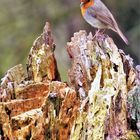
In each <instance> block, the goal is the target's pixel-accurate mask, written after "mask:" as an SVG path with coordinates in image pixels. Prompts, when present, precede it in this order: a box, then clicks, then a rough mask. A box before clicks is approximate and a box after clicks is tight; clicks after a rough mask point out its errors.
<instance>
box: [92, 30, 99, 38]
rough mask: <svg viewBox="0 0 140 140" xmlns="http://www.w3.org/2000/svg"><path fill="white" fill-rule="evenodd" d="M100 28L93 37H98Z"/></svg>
mask: <svg viewBox="0 0 140 140" xmlns="http://www.w3.org/2000/svg"><path fill="white" fill-rule="evenodd" d="M99 32H100V29H98V30H97V31H95V35H94V36H93V38H95V37H97V35H98V34H99Z"/></svg>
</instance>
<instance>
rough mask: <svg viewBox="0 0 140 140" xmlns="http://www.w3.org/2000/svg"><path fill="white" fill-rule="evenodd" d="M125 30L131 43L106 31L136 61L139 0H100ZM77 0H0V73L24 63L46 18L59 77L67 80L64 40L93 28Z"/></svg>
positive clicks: (138, 57) (139, 33)
mask: <svg viewBox="0 0 140 140" xmlns="http://www.w3.org/2000/svg"><path fill="white" fill-rule="evenodd" d="M103 1H104V3H105V4H106V5H107V6H108V8H109V9H110V10H111V12H112V13H113V15H114V16H115V18H116V20H117V21H118V24H119V25H120V27H121V29H122V30H123V31H125V32H124V33H125V35H126V36H127V37H128V39H129V42H130V45H129V46H128V47H124V46H125V44H124V43H123V41H122V40H121V39H120V37H119V36H118V35H117V34H115V33H113V32H112V31H109V32H108V33H109V34H110V35H111V36H112V37H113V38H114V41H115V43H116V44H117V46H122V47H123V49H124V51H125V52H126V53H129V54H130V55H131V56H132V57H133V58H134V61H135V63H136V64H138V63H140V55H139V54H140V48H139V46H140V9H139V7H140V0H113V1H112V0H103ZM79 3H80V0H0V9H1V12H0V77H2V76H3V75H4V73H5V72H6V71H7V70H8V69H9V68H10V67H12V66H14V65H16V64H19V63H22V64H24V65H25V64H26V58H27V55H28V53H29V50H30V47H31V46H32V43H33V41H34V40H35V39H36V37H38V36H39V35H40V34H41V33H42V30H43V26H44V24H45V22H46V21H49V22H50V23H51V25H52V29H53V35H54V39H55V43H56V45H57V47H56V52H55V53H56V57H57V60H58V66H59V70H60V73H61V75H62V79H63V80H64V81H65V80H67V74H66V71H67V70H68V67H69V65H70V63H69V58H68V55H67V52H66V48H65V46H66V42H67V41H69V40H70V37H71V36H72V35H73V33H74V32H76V31H79V30H80V29H86V30H87V31H94V29H93V28H92V27H91V26H90V25H88V24H87V23H86V22H85V21H84V19H83V18H82V16H81V13H80V8H79Z"/></svg>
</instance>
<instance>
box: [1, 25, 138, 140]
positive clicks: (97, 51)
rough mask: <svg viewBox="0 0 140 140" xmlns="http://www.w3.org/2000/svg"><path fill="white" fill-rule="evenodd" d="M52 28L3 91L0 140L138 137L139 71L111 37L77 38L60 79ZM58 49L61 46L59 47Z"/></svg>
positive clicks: (7, 79)
mask: <svg viewBox="0 0 140 140" xmlns="http://www.w3.org/2000/svg"><path fill="white" fill-rule="evenodd" d="M55 46H56V45H55V44H54V41H53V37H52V35H51V28H50V25H49V23H46V25H45V27H44V31H43V33H42V34H41V35H40V36H39V37H38V38H37V39H36V40H35V42H34V43H33V46H32V47H31V50H30V52H29V56H28V59H27V74H26V72H24V70H23V66H22V65H21V64H19V65H17V66H15V67H13V68H11V69H10V70H8V71H7V73H6V75H5V76H4V78H2V82H1V86H0V101H1V102H0V112H1V113H0V136H1V139H5V140H6V139H10V140H12V139H14V140H16V139H17V140H18V139H22V140H26V139H36V140H37V139H41V140H45V139H51V140H55V139H60V140H61V139H64V140H66V139H70V140H78V139H79V140H85V139H88V140H104V139H106V140H122V139H127V140H132V139H139V136H140V124H139V122H140V115H139V114H140V113H139V112H140V111H139V108H140V107H139V104H140V100H139V96H140V90H139V88H140V80H139V79H140V74H139V73H140V67H139V66H137V67H136V68H134V66H133V60H132V58H130V56H127V55H125V53H124V52H123V51H122V50H119V49H118V48H117V46H116V45H115V44H114V42H113V40H112V39H111V38H110V37H108V36H107V35H101V34H98V35H97V36H96V37H93V35H92V33H90V34H89V35H88V34H87V33H86V31H79V32H77V33H74V36H73V37H72V38H71V42H68V43H67V46H66V49H67V51H68V54H69V56H70V58H71V63H72V66H71V69H70V70H69V72H68V77H69V81H70V85H68V84H67V83H63V82H61V80H60V75H59V72H58V69H57V63H56V59H55V56H54V50H55ZM56 47H57V46H56Z"/></svg>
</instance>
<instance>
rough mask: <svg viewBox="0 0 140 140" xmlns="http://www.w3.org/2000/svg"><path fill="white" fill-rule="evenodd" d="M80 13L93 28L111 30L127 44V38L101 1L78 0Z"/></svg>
mask: <svg viewBox="0 0 140 140" xmlns="http://www.w3.org/2000/svg"><path fill="white" fill-rule="evenodd" d="M80 1H81V4H80V7H81V12H82V16H83V17H84V19H85V20H86V21H87V22H88V23H89V24H90V25H91V26H93V27H95V28H98V30H100V29H111V30H113V31H114V32H116V33H118V35H119V36H120V37H121V38H122V39H123V41H124V42H125V43H126V44H128V40H127V38H126V37H125V36H124V35H123V33H122V32H121V30H120V29H119V27H118V24H117V22H116V21H115V18H114V17H113V15H112V14H111V12H110V11H109V9H108V8H107V7H106V6H105V5H104V3H103V2H102V1H101V0H80Z"/></svg>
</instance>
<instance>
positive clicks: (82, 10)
mask: <svg viewBox="0 0 140 140" xmlns="http://www.w3.org/2000/svg"><path fill="white" fill-rule="evenodd" d="M93 5H94V1H93V0H91V1H90V2H87V3H85V4H84V5H83V6H82V7H81V12H82V15H83V16H84V14H85V12H86V10H87V8H89V7H91V6H93Z"/></svg>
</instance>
